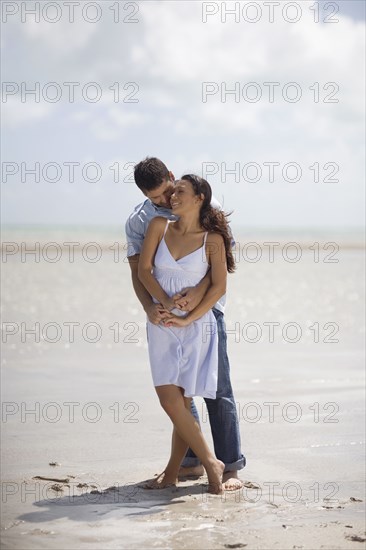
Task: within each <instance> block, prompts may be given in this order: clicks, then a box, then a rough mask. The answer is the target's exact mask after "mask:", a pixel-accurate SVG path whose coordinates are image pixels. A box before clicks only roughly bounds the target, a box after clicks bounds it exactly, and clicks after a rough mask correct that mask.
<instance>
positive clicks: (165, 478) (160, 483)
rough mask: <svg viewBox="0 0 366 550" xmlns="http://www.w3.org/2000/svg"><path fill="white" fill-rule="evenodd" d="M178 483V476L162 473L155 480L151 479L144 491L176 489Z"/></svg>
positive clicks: (144, 486)
mask: <svg viewBox="0 0 366 550" xmlns="http://www.w3.org/2000/svg"><path fill="white" fill-rule="evenodd" d="M177 483H178V478H177V476H176V475H169V474H166V473H165V471H164V472H161V474H159V475H158V476H156V478H155V479H151V480H150V481H148V482H147V483H145V485H143V488H144V489H166V488H167V487H175V486H176V485H177Z"/></svg>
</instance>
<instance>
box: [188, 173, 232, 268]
mask: <svg viewBox="0 0 366 550" xmlns="http://www.w3.org/2000/svg"><path fill="white" fill-rule="evenodd" d="M181 179H182V180H185V181H189V182H190V183H191V185H192V187H193V191H194V193H195V195H201V194H202V195H203V196H204V199H203V203H202V206H201V210H200V225H201V226H202V227H203V229H206V231H213V232H214V233H219V234H220V235H222V237H223V239H224V245H225V253H226V266H227V270H228V272H229V273H233V272H234V271H235V261H234V256H233V253H232V250H231V241H232V236H231V233H230V230H229V225H228V221H227V218H228V216H229V215H230V214H226V213H225V212H223V211H222V210H218V209H217V208H213V207H212V206H211V198H212V190H211V186H210V184H209V183H208V181H206V180H205V179H203V178H201V177H200V176H196V175H195V174H186V175H184V176H182V178H181Z"/></svg>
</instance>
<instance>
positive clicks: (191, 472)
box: [178, 464, 205, 479]
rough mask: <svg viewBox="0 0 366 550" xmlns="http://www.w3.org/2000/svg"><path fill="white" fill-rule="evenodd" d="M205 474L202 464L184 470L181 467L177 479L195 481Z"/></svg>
mask: <svg viewBox="0 0 366 550" xmlns="http://www.w3.org/2000/svg"><path fill="white" fill-rule="evenodd" d="M204 474H205V469H204V467H203V466H202V464H199V465H198V466H190V467H188V468H185V467H184V466H181V467H180V468H179V472H178V479H192V478H193V479H197V478H199V477H201V476H203V475H204Z"/></svg>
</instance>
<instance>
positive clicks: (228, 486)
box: [222, 470, 244, 491]
mask: <svg viewBox="0 0 366 550" xmlns="http://www.w3.org/2000/svg"><path fill="white" fill-rule="evenodd" d="M222 483H223V485H224V489H225V491H238V489H242V488H243V487H244V483H243V482H242V480H241V479H239V478H238V472H237V471H236V470H235V471H233V472H225V473H224V475H223V477H222Z"/></svg>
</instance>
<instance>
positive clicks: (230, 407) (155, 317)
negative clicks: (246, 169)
mask: <svg viewBox="0 0 366 550" xmlns="http://www.w3.org/2000/svg"><path fill="white" fill-rule="evenodd" d="M134 176H135V182H136V185H137V186H138V187H139V189H141V191H142V192H143V194H144V195H145V196H146V197H147V199H146V200H145V201H144V202H143V203H141V204H139V205H138V206H136V208H135V210H134V212H133V213H132V214H131V215H130V216H129V218H128V219H127V222H126V227H125V231H126V238H127V243H128V249H127V256H128V261H129V265H130V268H131V275H132V284H133V287H134V290H135V293H136V296H137V298H138V299H139V301H140V303H141V305H142V307H143V308H144V310H145V312H146V314H147V316H148V318H149V320H150V321H151V322H152V323H154V324H159V322H160V321H162V320H163V319H164V318H165V316H166V315H167V314H168V312H167V311H166V310H164V308H163V306H162V305H161V304H155V303H154V302H153V300H152V297H151V296H150V294H149V293H148V292H147V290H146V289H145V287H144V286H143V284H142V283H141V282H140V280H139V278H138V262H139V255H140V252H141V248H142V243H143V241H144V238H145V234H146V230H147V228H148V225H149V223H150V221H151V220H152V219H153V218H154V217H155V216H163V217H165V218H168V219H171V220H175V219H177V218H176V216H174V215H173V213H172V211H171V208H170V197H171V195H172V194H173V191H174V176H173V174H172V172H170V171H169V170H168V168H167V167H166V166H165V164H164V163H163V162H162V161H161V160H159V159H157V158H146V159H145V160H143V161H141V162H139V163H138V164H137V165H136V166H135V170H134ZM211 204H212V206H214V207H215V208H221V206H220V204H219V203H218V201H216V199H213V200H212V202H211ZM210 283H211V281H210V274H209V273H208V274H207V275H206V277H205V278H204V279H202V281H201V282H200V283H199V285H197V286H196V287H195V288H190V289H182V291H181V293H180V294H179V295H176V296H174V299H175V303H176V306H177V307H179V308H180V309H182V310H183V311H191V310H192V309H194V308H195V307H196V306H197V305H198V304H199V303H200V302H201V300H202V298H203V296H204V295H205V293H206V292H207V289H208V288H209V286H210ZM225 302H226V296H225V295H224V296H222V297H221V298H220V300H219V301H218V302H217V303H216V304H215V306H214V308H213V309H212V311H213V313H214V315H215V318H216V323H217V330H218V337H219V344H218V352H219V362H218V382H217V394H216V399H205V402H206V406H207V410H208V414H209V419H210V426H211V432H212V438H213V442H214V448H215V454H216V456H217V458H218V459H219V460H221V461H222V462H224V464H225V471H224V476H223V484H224V487H225V489H226V490H228V491H230V490H236V489H240V488H241V487H242V486H243V483H242V481H241V480H240V479H239V478H238V470H240V469H242V468H244V466H245V464H246V459H245V457H244V455H243V454H242V453H241V447H240V433H239V422H238V417H237V410H236V404H235V399H234V396H233V391H232V388H231V382H230V366H229V360H228V356H227V350H226V329H225V322H224V308H225ZM192 414H193V415H194V416H195V418H196V420H197V422H198V423H199V418H198V414H197V410H196V407H195V405H194V402H193V400H192ZM203 472H204V470H203V467H202V465H201V464H200V462H199V460H198V458H197V457H196V456H195V455H194V453H193V451H192V450H190V449H189V450H188V452H187V454H186V457H185V458H184V460H183V462H182V466H181V469H180V472H179V475H180V477H186V476H200V475H203Z"/></svg>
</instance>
